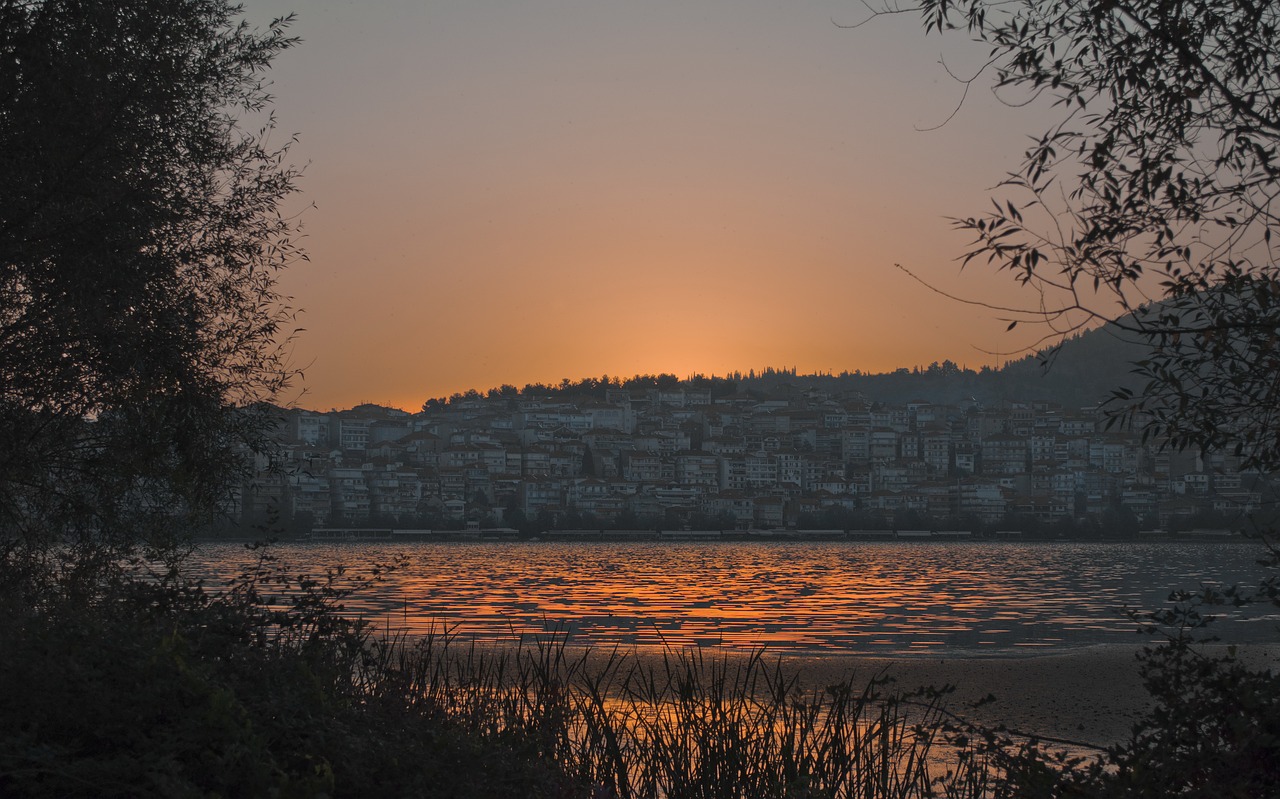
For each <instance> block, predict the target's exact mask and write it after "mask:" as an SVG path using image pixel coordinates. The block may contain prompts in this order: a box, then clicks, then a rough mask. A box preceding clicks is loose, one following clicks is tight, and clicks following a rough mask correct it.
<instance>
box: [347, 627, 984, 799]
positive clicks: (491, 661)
mask: <svg viewBox="0 0 1280 799" xmlns="http://www.w3.org/2000/svg"><path fill="white" fill-rule="evenodd" d="M365 675H366V679H367V682H366V684H365V691H366V693H367V694H368V695H370V696H381V697H384V698H385V699H387V700H388V701H395V702H403V703H405V704H406V705H408V706H411V707H414V708H415V709H417V710H418V711H419V712H423V713H426V714H428V715H436V716H438V717H439V718H440V719H441V720H442V721H447V722H448V723H450V724H454V725H457V726H458V727H460V728H461V729H464V730H466V731H467V732H469V733H474V734H480V735H484V736H491V737H494V738H497V739H505V740H508V741H510V742H513V743H517V744H519V745H522V746H528V747H532V748H533V749H534V750H536V753H537V754H538V755H539V756H542V757H547V758H549V759H551V760H553V761H554V762H556V763H557V764H558V765H559V767H560V768H561V769H562V770H563V771H564V773H565V774H566V775H567V776H568V777H570V778H571V780H572V781H573V782H576V783H578V784H580V785H584V786H588V788H589V790H590V791H591V795H592V796H594V797H619V799H623V798H629V797H654V798H656V797H691V798H695V799H700V798H702V797H706V798H707V799H712V798H716V799H719V798H720V797H726V798H727V797H762V798H765V797H832V799H836V798H837V797H859V799H864V798H865V799H873V798H876V799H878V798H879V797H886V798H887V797H895V798H897V797H930V796H949V797H979V796H988V795H992V793H993V791H995V790H997V788H996V787H995V786H996V785H997V782H996V776H997V775H996V773H995V771H996V770H995V769H993V768H992V764H991V762H990V761H989V760H988V759H987V758H986V757H985V756H984V755H983V754H982V753H981V752H980V751H978V750H974V749H967V748H964V747H961V748H957V747H956V746H954V745H953V743H952V742H951V741H953V740H956V739H955V737H954V736H953V733H954V732H955V727H954V725H953V724H952V721H951V719H952V717H951V716H950V714H949V713H948V712H947V711H946V708H945V706H944V704H943V703H944V700H945V697H946V694H947V691H946V690H924V689H921V690H917V691H912V692H906V691H902V690H899V689H898V688H897V687H895V685H894V684H893V682H892V680H891V679H890V678H888V677H887V676H885V675H883V674H878V675H874V676H872V677H871V678H870V679H867V678H863V677H859V676H857V675H853V674H851V675H849V676H848V677H847V678H845V679H844V680H842V681H840V682H837V683H835V684H831V685H825V686H822V687H818V688H814V687H807V686H805V685H804V684H803V683H802V681H801V674H800V672H799V671H797V670H794V669H790V668H788V667H787V665H786V663H785V662H784V661H782V660H781V659H780V658H778V659H772V658H769V657H768V656H767V655H766V653H765V651H764V650H756V651H753V652H751V653H749V654H747V655H733V654H730V653H726V652H707V651H705V650H700V649H675V648H667V649H665V650H664V651H662V652H660V653H657V654H653V655H641V654H639V653H637V652H634V651H624V650H620V649H614V650H610V651H604V652H600V651H594V650H591V649H576V648H573V647H571V646H569V642H568V639H567V637H566V636H564V635H560V634H555V633H552V634H548V635H544V636H537V637H534V638H515V639H513V640H512V642H511V643H510V645H509V646H491V645H483V646H482V645H479V644H476V643H475V642H470V641H467V640H465V639H462V638H461V637H459V636H457V635H455V634H453V633H452V632H451V631H449V630H442V629H437V630H434V631H432V632H431V633H429V634H427V635H425V636H423V637H421V638H417V639H410V638H408V637H406V636H404V635H390V636H384V637H381V638H378V639H375V640H372V641H371V648H370V661H369V666H368V667H367V668H366V670H365Z"/></svg>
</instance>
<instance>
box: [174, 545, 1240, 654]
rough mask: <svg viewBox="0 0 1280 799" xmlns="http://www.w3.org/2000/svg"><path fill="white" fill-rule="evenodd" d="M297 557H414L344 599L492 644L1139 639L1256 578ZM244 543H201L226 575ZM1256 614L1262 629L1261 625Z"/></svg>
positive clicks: (1086, 548) (948, 552)
mask: <svg viewBox="0 0 1280 799" xmlns="http://www.w3.org/2000/svg"><path fill="white" fill-rule="evenodd" d="M276 554H277V555H278V556H279V557H281V559H282V560H284V561H285V562H288V563H290V564H292V565H293V566H294V568H295V569H297V570H299V571H304V572H310V573H319V572H322V571H323V570H324V568H325V567H327V566H334V565H338V564H342V565H345V566H347V567H349V568H350V569H351V570H353V571H355V572H359V571H360V570H361V569H368V568H371V567H372V566H373V565H374V564H379V563H382V564H385V563H391V562H393V561H394V560H396V559H403V561H404V563H403V565H402V566H401V567H400V568H399V569H397V570H395V571H393V572H392V573H391V574H389V575H388V576H387V577H386V578H385V579H383V580H382V581H381V582H379V583H377V584H376V585H375V586H374V587H373V588H372V589H370V590H368V591H365V592H363V593H361V594H357V595H356V596H354V597H352V598H351V599H349V600H347V601H346V603H345V604H346V605H347V607H348V608H349V609H351V610H352V611H354V612H358V613H361V614H363V615H364V616H365V617H366V618H369V619H371V620H373V621H375V622H377V623H378V624H379V625H383V624H385V625H387V626H388V627H391V628H392V629H407V630H408V631H410V632H425V631H427V630H429V629H432V628H433V627H435V628H439V626H440V625H442V624H445V625H449V626H450V627H452V628H454V629H456V631H457V632H459V633H461V634H463V635H466V636H474V637H476V638H478V639H480V640H503V639H509V638H510V636H511V635H513V634H516V635H528V634H536V633H542V632H545V631H547V630H548V629H559V630H563V631H564V632H566V633H568V634H569V635H570V636H571V638H572V640H574V641H575V642H578V643H590V644H594V645H606V646H607V645H615V644H618V645H624V646H639V647H650V646H661V645H670V646H677V647H679V646H724V647H729V648H734V649H747V648H753V647H758V646H765V645H767V646H769V647H770V648H772V649H781V650H805V651H820V652H842V653H866V654H885V655H902V654H908V655H909V654H915V653H929V652H936V651H939V650H944V649H960V650H966V651H968V652H983V651H989V652H993V653H994V652H998V651H1002V650H1003V651H1008V650H1013V649H1015V648H1016V649H1019V650H1026V649H1031V648H1059V647H1066V646H1080V645H1090V644H1096V643H1107V642H1115V641H1119V642H1130V641H1133V640H1134V633H1133V630H1134V625H1133V623H1132V622H1131V621H1130V620H1129V619H1128V618H1127V617H1126V616H1125V615H1124V614H1123V613H1122V612H1121V609H1122V608H1125V607H1134V608H1138V607H1155V606H1157V605H1158V604H1160V603H1161V602H1162V601H1163V599H1164V597H1165V596H1167V594H1168V591H1169V589H1170V588H1172V587H1175V586H1184V587H1194V586H1196V585H1198V583H1199V581H1200V580H1202V579H1204V578H1205V576H1206V575H1209V574H1213V573H1214V572H1215V570H1216V571H1217V572H1220V578H1221V579H1222V580H1238V579H1241V578H1244V577H1248V576H1251V575H1252V562H1253V559H1254V557H1255V556H1256V547H1254V546H1252V545H1248V544H1241V545H1224V544H1177V545H1174V544H1084V543H1071V544H1019V543H947V544H933V543H930V544H923V543H861V542H859V543H835V542H833V543H820V544H810V543H804V544H799V543H709V544H700V543H679V544H672V543H659V542H634V543H632V542H628V543H548V542H530V543H520V542H503V543H448V544H427V543H422V544H386V545H379V544H337V545H335V544H324V545H320V544H315V545H307V544H301V545H282V546H278V547H277V548H276ZM243 560H244V550H243V549H241V548H238V547H232V546H229V545H221V546H218V545H214V546H207V547H205V548H203V549H202V550H201V552H200V553H199V567H200V568H202V569H204V570H206V571H208V572H210V573H212V574H215V575H220V576H222V575H230V574H232V573H233V572H234V571H235V570H237V569H238V568H239V566H241V565H243ZM1255 626H1258V625H1255Z"/></svg>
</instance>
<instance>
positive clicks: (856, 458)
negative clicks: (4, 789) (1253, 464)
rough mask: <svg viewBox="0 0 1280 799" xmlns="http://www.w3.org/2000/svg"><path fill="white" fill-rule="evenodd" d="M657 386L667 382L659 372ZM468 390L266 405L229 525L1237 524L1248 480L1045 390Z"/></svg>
mask: <svg viewBox="0 0 1280 799" xmlns="http://www.w3.org/2000/svg"><path fill="white" fill-rule="evenodd" d="M673 383H674V385H673ZM713 393H714V392H713V391H712V390H710V389H708V388H705V387H704V388H698V387H691V386H689V385H687V384H682V383H680V382H679V381H674V380H673V381H670V382H668V383H667V384H666V385H665V386H664V387H662V388H648V389H639V388H622V387H607V386H606V388H605V389H604V390H603V391H600V392H596V393H595V394H594V395H592V396H584V395H575V394H574V393H573V392H570V391H560V392H550V393H548V394H547V395H537V392H533V393H531V392H529V391H527V390H526V391H525V392H497V391H494V392H490V393H489V395H487V396H486V395H481V394H479V393H476V392H469V393H468V394H467V395H458V396H455V397H453V398H452V399H451V400H448V401H432V402H428V403H427V404H426V405H425V406H424V408H423V410H422V411H421V412H419V413H408V412H405V411H400V410H395V409H389V408H384V407H380V406H376V405H361V406H357V407H355V408H352V409H350V410H343V411H333V412H329V413H319V412H314V411H308V410H298V409H288V410H281V411H280V418H279V426H278V435H277V438H278V440H279V445H280V446H279V449H278V452H277V453H276V455H275V456H274V457H272V458H266V457H261V458H260V459H259V462H258V469H257V474H256V476H255V478H254V479H253V480H252V481H251V482H249V483H248V484H246V485H245V486H244V487H243V490H242V491H241V492H240V493H239V495H238V496H237V498H236V507H235V508H233V512H232V514H231V515H232V517H233V518H236V519H237V520H238V521H239V523H240V525H241V526H240V528H239V530H240V531H241V532H243V530H244V527H245V526H259V527H260V526H261V525H263V524H268V525H270V526H271V527H272V528H273V530H274V532H276V533H279V534H283V535H286V536H289V535H294V536H303V535H309V534H311V533H312V532H313V531H315V532H316V533H319V534H322V533H323V531H324V530H333V529H361V528H363V529H369V528H377V527H380V528H386V529H388V530H390V529H398V530H405V531H407V530H413V531H418V532H419V533H426V532H427V531H439V532H447V531H451V530H453V531H456V530H467V529H472V530H475V529H485V528H505V529H507V530H509V531H519V532H521V533H523V534H526V535H532V534H539V533H546V532H548V531H556V530H562V531H563V530H601V529H613V530H636V531H640V530H657V529H672V530H722V531H748V530H750V531H770V530H773V531H785V530H824V531H845V532H847V531H850V530H855V531H856V530H862V531H899V532H905V531H934V532H939V531H953V532H954V531H960V532H962V533H963V534H965V535H970V534H971V535H974V536H975V537H980V536H984V535H986V536H993V535H997V534H1001V535H1008V534H1012V533H1018V534H1023V535H1026V536H1028V537H1034V536H1046V537H1111V538H1115V537H1126V536H1137V535H1140V534H1141V535H1159V534H1161V533H1165V534H1177V533H1178V532H1183V533H1184V534H1185V533H1186V532H1188V531H1196V532H1198V533H1200V534H1204V533H1206V532H1207V531H1209V530H1228V529H1240V528H1242V527H1243V526H1245V524H1246V523H1247V522H1248V520H1249V519H1250V517H1251V516H1254V515H1256V514H1258V513H1260V512H1261V509H1262V508H1263V507H1264V505H1269V504H1270V503H1269V501H1264V500H1268V499H1269V497H1270V496H1271V487H1270V486H1269V485H1268V484H1267V482H1266V480H1265V478H1264V477H1263V476H1262V475H1259V474H1256V473H1251V472H1248V471H1244V470H1241V469H1240V468H1239V460H1238V459H1237V458H1235V457H1233V456H1232V455H1231V454H1229V453H1215V454H1212V455H1209V456H1202V455H1201V454H1199V453H1196V452H1192V451H1181V452H1179V451H1174V450H1172V449H1170V448H1161V447H1160V446H1159V445H1158V442H1150V441H1148V442H1144V441H1143V440H1142V438H1141V436H1140V435H1138V434H1136V433H1129V432H1118V431H1115V430H1107V429H1106V425H1105V418H1104V416H1103V415H1102V413H1101V412H1100V411H1099V410H1097V409H1096V408H1084V409H1080V408H1064V407H1060V406H1058V405H1055V404H1053V403H1051V402H1047V401H1030V402H1017V401H1003V402H1000V403H996V404H989V405H984V404H981V403H979V402H977V401H974V400H965V401H961V402H947V403H935V402H930V401H927V400H923V399H922V400H918V401H908V402H903V403H881V402H868V401H867V400H866V399H865V397H863V396H860V395H858V394H856V393H850V392H839V391H824V390H822V389H821V388H816V387H810V388H806V389H797V388H796V387H794V386H788V387H787V389H786V390H778V391H774V392H768V391H762V390H752V391H742V390H738V391H734V392H732V393H724V392H719V395H718V396H713Z"/></svg>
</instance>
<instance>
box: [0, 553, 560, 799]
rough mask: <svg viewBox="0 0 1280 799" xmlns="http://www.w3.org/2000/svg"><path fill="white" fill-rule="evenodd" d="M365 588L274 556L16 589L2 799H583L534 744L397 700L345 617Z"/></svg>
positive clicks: (2, 628)
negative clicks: (211, 579)
mask: <svg viewBox="0 0 1280 799" xmlns="http://www.w3.org/2000/svg"><path fill="white" fill-rule="evenodd" d="M139 565H140V566H141V565H145V564H139ZM368 579H376V576H371V577H370V578H368ZM362 582H363V580H361V579H352V578H350V577H349V576H348V575H345V574H344V573H342V572H341V571H340V570H335V571H333V572H330V573H329V574H327V575H325V576H323V577H318V578H313V577H307V576H300V575H293V574H291V573H290V572H289V571H288V570H287V569H283V568H281V567H280V566H279V565H278V564H276V563H274V562H273V561H272V560H271V559H270V558H261V559H259V560H257V561H256V564H255V565H254V566H252V567H250V568H249V569H247V570H246V571H245V573H244V574H243V575H242V576H241V577H240V578H239V579H238V580H236V581H234V582H233V584H232V585H231V586H229V587H228V588H227V589H226V590H221V591H216V592H208V591H206V590H205V589H204V588H203V586H201V585H200V584H199V583H198V582H193V581H191V580H190V579H188V578H186V577H184V576H182V575H181V574H180V573H179V572H177V571H160V572H151V571H149V570H147V569H142V570H141V571H139V572H137V573H133V574H129V575H127V576H123V575H122V576H121V577H120V578H119V579H117V580H113V581H112V582H111V584H109V585H106V586H103V588H102V590H101V592H100V593H99V594H98V595H96V596H95V597H93V601H92V602H90V603H88V604H86V603H85V602H84V601H83V599H82V598H73V597H70V596H68V595H66V594H55V595H52V596H51V597H50V600H49V601H48V602H46V603H44V604H43V605H41V606H33V605H31V604H27V603H15V602H12V601H11V600H12V597H11V596H9V595H6V597H5V598H6V600H10V601H8V604H7V605H6V606H5V607H4V608H3V611H4V612H3V613H2V614H0V640H3V641H4V642H5V645H4V646H3V647H0V675H3V677H4V682H5V684H6V685H7V686H21V690H6V691H4V692H2V693H0V794H3V795H6V796H29V797H38V796H58V797H69V796H93V797H101V796H130V797H133V796H211V795H221V796H272V795H274V796H320V795H327V796H364V795H371V796H423V797H432V796H435V797H477V798H479V797H490V796H517V795H518V796H542V797H559V796H571V795H579V794H581V793H582V792H581V791H577V790H575V789H573V787H572V785H571V784H570V782H569V781H568V780H567V779H566V778H564V777H563V775H562V774H561V773H560V772H559V770H558V769H557V768H556V767H555V766H554V765H553V764H551V763H550V762H548V761H547V760H545V759H543V758H540V757H538V756H537V755H536V754H535V747H534V745H533V744H532V743H530V742H528V741H527V740H525V739H523V738H521V737H519V736H516V735H506V736H501V737H494V736H487V737H486V736H483V735H480V734H472V733H470V732H468V731H466V730H465V729H463V725H461V724H459V723H457V722H455V721H453V720H451V719H450V718H449V717H448V716H447V714H443V713H441V712H439V710H438V709H437V708H436V707H434V706H432V705H430V704H427V703H423V702H415V701H413V700H412V699H411V698H410V697H407V696H405V695H404V694H403V693H401V692H400V691H399V690H398V689H399V687H400V686H402V685H403V684H404V680H403V679H401V678H400V677H399V675H397V674H396V673H395V672H393V671H392V670H391V669H390V668H389V667H388V664H387V663H385V662H383V661H380V660H379V659H378V658H377V657H375V656H374V652H375V650H374V649H373V648H372V646H371V643H372V642H371V640H370V637H369V635H368V631H367V629H366V628H365V626H364V625H363V624H362V623H360V622H357V621H352V620H350V619H348V618H345V617H344V616H343V614H342V600H343V598H344V597H345V596H346V595H348V594H349V593H350V591H351V590H354V589H355V588H358V587H359V586H360V585H361V584H362Z"/></svg>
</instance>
